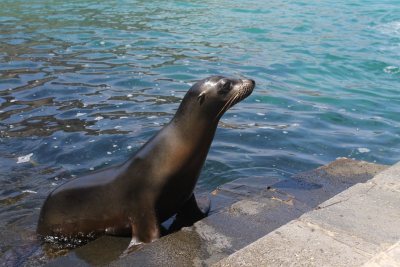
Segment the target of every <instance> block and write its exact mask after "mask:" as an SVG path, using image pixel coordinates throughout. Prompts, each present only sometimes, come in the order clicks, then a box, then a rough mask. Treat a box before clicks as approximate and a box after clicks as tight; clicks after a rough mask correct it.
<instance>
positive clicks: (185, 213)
mask: <svg viewBox="0 0 400 267" xmlns="http://www.w3.org/2000/svg"><path fill="white" fill-rule="evenodd" d="M210 207H211V201H210V198H209V197H207V196H203V197H201V198H199V199H198V201H197V200H196V198H195V196H194V194H192V196H191V197H190V198H189V199H188V200H187V201H186V202H185V204H184V205H183V206H182V208H181V209H180V210H179V211H178V213H177V214H176V218H175V220H174V222H173V223H172V224H171V226H170V228H169V229H168V230H169V232H174V231H177V230H179V229H181V228H182V227H185V226H190V225H193V224H194V223H195V222H197V221H199V220H201V219H203V218H205V217H207V215H208V212H209V211H210Z"/></svg>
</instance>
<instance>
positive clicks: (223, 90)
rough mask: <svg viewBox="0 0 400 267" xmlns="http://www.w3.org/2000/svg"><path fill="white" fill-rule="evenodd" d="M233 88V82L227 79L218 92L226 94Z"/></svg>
mask: <svg viewBox="0 0 400 267" xmlns="http://www.w3.org/2000/svg"><path fill="white" fill-rule="evenodd" d="M230 90H231V82H230V81H229V80H228V81H225V82H224V83H223V84H222V85H221V89H220V90H219V91H218V93H220V94H226V93H228V92H229V91H230Z"/></svg>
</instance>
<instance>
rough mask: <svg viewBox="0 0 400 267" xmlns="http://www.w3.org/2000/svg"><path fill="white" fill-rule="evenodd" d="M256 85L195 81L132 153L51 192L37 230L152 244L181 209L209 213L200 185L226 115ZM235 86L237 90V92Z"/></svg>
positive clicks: (195, 213)
mask: <svg viewBox="0 0 400 267" xmlns="http://www.w3.org/2000/svg"><path fill="white" fill-rule="evenodd" d="M226 82H229V83H230V87H232V88H227V86H226V85H225V87H224V88H222V89H224V91H223V90H222V89H221V88H220V87H221V86H224V85H223V84H225V83H226ZM221 83H222V85H221ZM235 86H236V89H235ZM253 88H254V82H253V81H251V80H244V81H242V80H230V79H226V78H223V77H219V76H215V77H211V78H209V79H205V80H202V81H200V82H198V83H196V84H195V85H194V86H193V87H192V88H191V89H190V90H189V91H188V93H187V94H186V96H185V98H184V99H183V101H182V103H181V105H180V107H179V109H178V111H177V112H176V114H175V116H174V118H173V119H172V120H171V122H170V123H169V124H167V125H166V126H165V127H164V128H162V129H161V130H160V131H159V132H158V133H157V134H156V135H155V136H154V137H153V138H151V139H150V140H149V141H148V142H147V143H146V144H145V145H144V146H143V147H142V148H141V149H139V151H138V152H137V153H136V154H135V155H134V156H133V157H132V158H131V159H129V160H128V161H126V162H125V163H123V164H120V165H117V166H113V167H110V168H106V169H103V170H99V171H96V172H93V173H90V174H88V175H86V176H82V177H79V178H77V179H75V180H72V181H69V182H67V183H65V184H63V185H61V186H60V187H58V188H56V189H55V190H54V191H53V192H52V193H50V195H49V196H48V198H47V199H46V201H45V203H44V205H43V207H42V210H41V213H40V218H39V223H38V228H37V232H38V234H39V235H41V236H43V237H49V236H50V237H56V238H66V239H68V240H69V239H74V238H78V239H85V238H89V237H96V236H98V235H101V234H112V235H132V236H133V238H135V239H136V240H138V241H141V242H150V241H152V240H153V239H156V238H158V236H159V224H160V223H161V222H163V221H165V220H166V219H168V218H170V217H171V216H173V215H174V214H178V215H180V214H183V215H187V214H191V213H192V215H193V216H194V217H197V219H200V218H201V217H204V216H205V215H206V214H204V213H202V212H201V211H200V209H199V208H198V206H197V204H196V200H195V198H194V195H193V190H194V187H195V185H196V182H197V178H198V176H199V174H200V171H201V168H202V166H203V163H204V161H205V159H206V156H207V153H208V150H209V148H210V145H211V142H212V140H213V137H214V134H215V131H216V128H217V125H218V121H219V118H220V117H221V116H222V114H223V113H224V112H225V111H226V110H227V109H228V108H229V107H230V106H232V105H233V104H235V103H237V102H239V101H240V100H242V99H244V98H245V97H247V95H249V94H250V93H251V91H252V90H253ZM218 89H221V90H220V91H219V90H218ZM234 89H235V90H237V91H238V92H230V91H234ZM222 91H223V92H222ZM234 93H235V95H236V96H235V95H233V94H234ZM224 94H232V95H233V96H228V95H226V96H225V95H224ZM214 98H215V99H214ZM219 98H221V99H219ZM233 98H235V99H233Z"/></svg>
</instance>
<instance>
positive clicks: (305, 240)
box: [213, 163, 400, 267]
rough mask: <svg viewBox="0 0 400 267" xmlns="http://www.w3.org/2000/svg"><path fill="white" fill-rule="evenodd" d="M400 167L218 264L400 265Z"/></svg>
mask: <svg viewBox="0 0 400 267" xmlns="http://www.w3.org/2000/svg"><path fill="white" fill-rule="evenodd" d="M399 242H400V163H398V164H396V165H394V166H392V167H390V168H389V169H387V170H385V171H383V172H381V173H379V174H378V175H376V176H375V177H374V178H373V179H371V180H369V181H367V182H365V183H359V184H356V185H354V186H352V187H350V188H349V189H347V190H345V191H343V192H341V193H339V194H337V195H336V196H334V197H332V198H331V199H329V200H327V201H325V202H323V203H322V204H320V205H318V207H317V208H316V209H313V210H311V211H309V212H307V213H305V214H303V215H302V216H300V217H299V218H297V219H295V220H292V221H290V222H289V223H288V224H286V225H283V226H281V227H279V228H278V229H276V230H274V231H272V232H271V233H269V234H267V235H266V236H264V237H262V238H260V239H258V240H257V241H255V242H253V243H252V244H249V245H248V246H246V247H244V248H243V249H241V250H239V251H237V252H235V253H233V254H232V255H230V256H228V257H226V258H225V259H223V260H221V261H219V262H218V263H216V264H214V265H213V266H218V267H222V266H224V267H227V266H363V265H364V266H400V245H399V244H400V243H399Z"/></svg>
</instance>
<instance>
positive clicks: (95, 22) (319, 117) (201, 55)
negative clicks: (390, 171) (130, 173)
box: [0, 0, 400, 259]
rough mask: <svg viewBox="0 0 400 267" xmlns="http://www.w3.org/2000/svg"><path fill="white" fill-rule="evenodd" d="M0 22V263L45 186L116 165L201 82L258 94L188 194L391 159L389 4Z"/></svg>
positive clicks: (231, 5) (395, 10)
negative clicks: (236, 82) (220, 78)
mask: <svg viewBox="0 0 400 267" xmlns="http://www.w3.org/2000/svg"><path fill="white" fill-rule="evenodd" d="M0 25H1V26H0V185H1V186H0V222H1V223H0V224H1V228H2V230H1V231H0V232H1V234H0V240H2V241H1V242H0V251H1V254H2V256H3V257H7V258H11V259H13V257H14V258H15V256H13V255H15V253H17V254H18V255H19V256H21V255H29V253H32V252H31V251H32V249H29V248H31V246H27V245H26V241H27V240H34V233H33V230H34V228H35V224H36V222H35V220H36V216H37V213H38V209H39V207H40V205H41V203H42V202H43V200H44V197H45V196H46V195H47V194H48V192H49V191H50V190H51V189H52V188H54V187H55V186H56V185H58V184H60V183H62V182H64V181H66V180H68V179H71V177H74V176H77V175H79V174H80V173H84V172H88V171H91V170H95V169H98V168H101V167H104V166H107V165H110V164H113V163H116V162H121V161H123V160H124V159H126V158H127V157H129V155H131V154H132V153H134V151H135V150H136V149H137V148H138V147H140V146H141V145H142V144H143V143H144V142H146V141H147V140H148V139H149V138H150V137H151V136H152V135H153V134H154V133H155V132H156V131H158V130H159V129H160V127H161V126H162V125H164V124H165V123H167V122H168V121H169V119H170V118H171V117H172V115H173V114H174V112H175V110H176V109H177V107H178V105H179V101H180V99H181V98H182V97H183V95H184V94H185V92H186V91H187V90H188V89H189V88H190V85H191V84H193V83H194V82H195V81H196V80H199V79H202V78H205V77H207V76H210V75H215V74H222V75H227V76H233V77H239V76H244V77H248V78H252V79H254V80H255V81H256V83H257V87H256V89H255V91H254V92H253V94H252V95H251V96H250V97H249V98H247V99H246V100H245V101H243V102H241V103H240V104H238V105H237V106H235V107H234V108H233V109H232V110H230V111H228V112H227V113H226V114H225V116H224V117H223V119H222V121H221V124H220V127H219V130H218V131H217V134H216V137H215V139H214V143H213V145H212V148H211V150H210V153H209V156H208V159H207V162H206V164H205V166H204V169H203V172H202V174H201V177H200V181H199V184H198V185H199V190H200V191H210V190H212V189H214V188H215V187H217V186H218V185H220V184H222V183H225V182H228V181H231V180H233V179H236V178H240V177H250V176H260V177H265V179H268V177H279V178H282V179H290V176H291V175H292V174H293V173H297V172H300V171H304V170H309V169H312V168H314V167H317V166H319V165H321V164H325V163H328V162H330V161H333V160H335V159H336V158H337V157H350V158H356V159H360V160H367V161H371V162H377V163H382V164H393V163H394V162H397V161H399V160H400V145H399V142H400V135H399V134H400V128H399V127H400V116H399V114H398V113H399V110H400V106H399V104H400V83H399V80H400V4H399V1H398V0H396V1H361V0H351V1H350V0H349V1H303V0H299V1H281V0H280V1H207V0H206V1H50V0H48V1H45V0H41V1H39V0H38V1H29V2H28V1H22V0H13V1H7V0H2V1H1V2H0ZM23 156H26V157H25V158H22V157H23ZM21 161H22V163H18V162H21ZM23 161H27V162H23ZM26 247H28V248H26ZM16 248H18V249H16ZM21 248H23V249H21ZM15 251H17V252H15ZM20 251H23V252H20ZM13 253H14V254H13ZM22 258H23V257H22Z"/></svg>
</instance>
